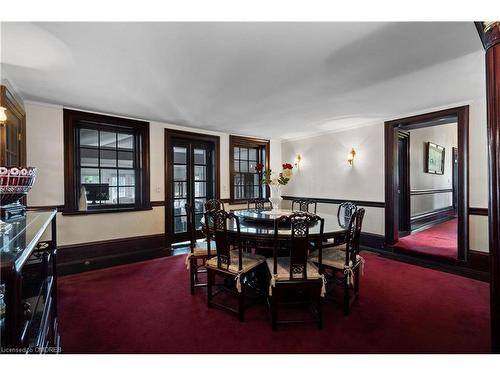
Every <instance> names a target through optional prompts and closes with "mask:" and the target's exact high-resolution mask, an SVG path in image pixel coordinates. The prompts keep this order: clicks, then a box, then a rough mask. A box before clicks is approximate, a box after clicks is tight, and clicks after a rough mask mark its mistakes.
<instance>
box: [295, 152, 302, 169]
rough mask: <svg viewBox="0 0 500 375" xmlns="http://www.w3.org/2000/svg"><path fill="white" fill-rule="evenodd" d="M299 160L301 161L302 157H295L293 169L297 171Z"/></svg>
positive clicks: (298, 155)
mask: <svg viewBox="0 0 500 375" xmlns="http://www.w3.org/2000/svg"><path fill="white" fill-rule="evenodd" d="M301 160H302V155H300V154H297V156H296V157H295V162H294V164H295V168H297V169H299V167H300V161H301Z"/></svg>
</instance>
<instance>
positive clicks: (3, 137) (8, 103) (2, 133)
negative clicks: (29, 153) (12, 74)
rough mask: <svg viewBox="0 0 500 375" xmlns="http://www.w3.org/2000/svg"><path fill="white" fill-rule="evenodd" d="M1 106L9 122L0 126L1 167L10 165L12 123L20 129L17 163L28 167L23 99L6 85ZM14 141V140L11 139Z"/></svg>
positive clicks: (0, 97) (1, 89) (1, 91)
mask: <svg viewBox="0 0 500 375" xmlns="http://www.w3.org/2000/svg"><path fill="white" fill-rule="evenodd" d="M0 106H2V107H4V108H6V110H7V122H6V123H4V124H0V150H1V152H0V164H1V165H9V163H8V159H9V158H8V157H7V153H8V150H9V149H10V148H11V147H12V145H10V144H7V140H8V138H9V137H8V136H7V132H8V131H9V130H10V129H8V127H10V126H12V124H11V121H12V120H13V119H12V117H14V118H15V120H17V121H18V124H19V127H18V128H17V129H16V130H17V136H15V137H14V138H15V139H14V141H15V142H16V143H17V145H16V148H17V150H18V154H17V155H16V156H17V158H18V162H17V163H16V164H17V165H18V166H25V165H26V112H25V110H24V106H23V102H22V99H21V98H19V96H18V95H17V93H15V92H14V91H12V88H9V87H7V86H4V85H0ZM11 141H12V139H11ZM23 199H24V198H23Z"/></svg>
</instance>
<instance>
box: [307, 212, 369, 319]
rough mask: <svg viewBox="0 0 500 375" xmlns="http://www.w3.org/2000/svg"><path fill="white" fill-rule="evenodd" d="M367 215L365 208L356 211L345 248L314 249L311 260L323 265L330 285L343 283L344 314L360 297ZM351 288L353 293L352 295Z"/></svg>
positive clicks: (322, 267)
mask: <svg viewBox="0 0 500 375" xmlns="http://www.w3.org/2000/svg"><path fill="white" fill-rule="evenodd" d="M364 216H365V210H364V208H360V209H358V210H357V211H355V212H354V213H353V214H352V216H351V220H350V222H349V227H348V232H347V242H346V243H345V245H344V248H343V249H340V248H338V247H331V248H326V249H323V251H322V252H321V251H314V252H313V253H312V254H311V255H310V257H309V260H311V261H313V262H314V263H315V264H318V266H320V267H321V269H322V270H323V271H324V274H325V277H326V278H327V280H329V281H330V280H331V281H332V282H328V285H335V284H337V285H341V286H342V287H343V288H344V314H345V315H349V312H350V309H351V304H352V303H353V302H354V301H355V300H357V299H358V297H359V284H360V274H362V273H363V267H364V263H365V261H364V259H363V258H362V257H361V256H360V255H359V241H360V237H361V226H362V224H363V218H364ZM351 289H353V294H352V295H351Z"/></svg>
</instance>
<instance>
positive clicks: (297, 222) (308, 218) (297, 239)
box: [273, 212, 325, 280]
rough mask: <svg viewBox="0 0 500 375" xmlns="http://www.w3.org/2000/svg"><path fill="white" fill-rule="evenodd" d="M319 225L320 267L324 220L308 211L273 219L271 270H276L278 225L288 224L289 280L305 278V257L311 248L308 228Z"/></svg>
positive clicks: (278, 246)
mask: <svg viewBox="0 0 500 375" xmlns="http://www.w3.org/2000/svg"><path fill="white" fill-rule="evenodd" d="M318 222H319V225H320V236H319V237H320V238H319V241H318V242H319V259H318V262H319V265H320V269H321V262H322V255H321V254H322V248H321V246H322V245H321V244H322V242H323V239H322V237H323V231H324V225H325V220H324V219H323V218H321V217H319V216H317V215H316V214H312V213H309V212H295V213H293V214H292V215H290V216H282V217H280V218H278V219H276V220H275V221H274V251H273V258H274V259H273V262H274V263H273V272H274V274H276V273H277V272H278V249H280V241H279V227H280V225H283V224H287V225H290V232H291V233H290V238H289V240H288V241H287V247H288V249H289V251H290V269H289V272H290V280H297V279H299V280H300V279H302V280H306V279H307V262H308V261H307V257H308V255H309V250H310V248H311V242H310V240H309V228H310V227H311V226H312V225H313V224H314V225H317V223H318Z"/></svg>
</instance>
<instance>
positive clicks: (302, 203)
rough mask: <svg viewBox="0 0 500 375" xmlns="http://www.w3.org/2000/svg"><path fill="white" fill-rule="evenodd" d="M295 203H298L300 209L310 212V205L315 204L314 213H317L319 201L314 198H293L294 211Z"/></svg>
mask: <svg viewBox="0 0 500 375" xmlns="http://www.w3.org/2000/svg"><path fill="white" fill-rule="evenodd" d="M295 205H297V206H298V210H299V211H302V212H309V206H314V210H313V213H316V209H317V206H318V202H316V201H315V200H312V199H294V200H292V211H294V208H295Z"/></svg>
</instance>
